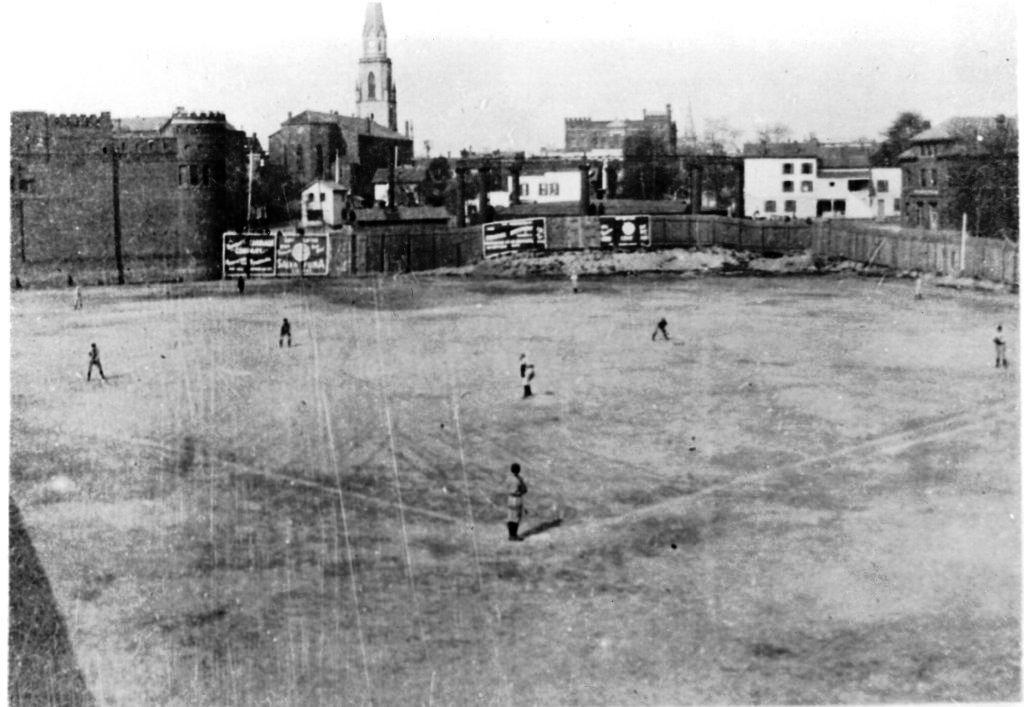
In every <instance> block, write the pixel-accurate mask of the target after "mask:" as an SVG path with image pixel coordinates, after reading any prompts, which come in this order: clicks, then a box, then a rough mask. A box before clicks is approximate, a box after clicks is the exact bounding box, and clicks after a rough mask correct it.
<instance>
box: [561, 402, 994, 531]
mask: <svg viewBox="0 0 1024 707" xmlns="http://www.w3.org/2000/svg"><path fill="white" fill-rule="evenodd" d="M1011 403H1012V401H1007V400H1005V399H1003V400H994V401H993V400H989V401H984V402H983V403H982V404H981V405H979V407H978V408H977V409H972V410H961V411H960V412H956V413H952V414H950V415H946V416H944V417H942V418H939V419H937V420H933V421H931V422H926V423H924V424H922V425H921V426H919V427H916V428H914V429H903V430H900V431H898V432H893V433H890V434H886V435H880V436H877V437H874V438H871V439H867V440H862V441H860V442H856V443H854V444H851V445H849V446H848V447H844V448H842V449H837V450H835V451H833V452H830V453H827V454H819V455H816V456H813V457H807V458H805V459H800V460H798V461H795V462H791V463H789V464H783V465H780V466H777V467H773V468H770V469H766V470H764V471H762V472H759V473H756V474H750V475H746V476H737V477H734V478H732V479H730V480H728V481H724V482H722V483H718V484H712V485H710V486H706V487H704V488H702V489H700V490H699V491H695V492H694V493H691V494H685V495H682V496H673V497H671V498H668V499H666V500H664V501H659V502H658V503H653V504H650V505H648V506H643V507H640V508H634V509H632V510H630V511H627V512H625V513H622V514H620V515H617V516H612V517H607V518H598V519H595V520H593V521H590V522H587V523H579V524H575V525H574V526H573V527H572V529H571V530H570V531H569V534H570V536H573V535H579V534H581V533H582V532H584V531H588V530H593V529H594V528H601V527H606V526H610V525H615V524H617V523H621V522H623V521H631V520H638V519H640V518H646V517H649V516H652V515H656V514H657V513H659V512H662V511H665V510H668V509H675V508H678V507H679V506H685V505H686V504H687V503H688V502H690V501H692V500H694V499H697V498H701V497H703V496H708V495H710V494H713V493H715V492H717V491H720V490H722V489H725V488H728V487H730V486H740V485H743V484H750V483H755V482H758V481H763V480H765V479H767V478H770V477H771V476H773V475H776V474H780V473H785V472H787V471H794V470H796V469H799V468H801V467H804V466H811V465H814V464H820V463H823V462H830V461H833V460H836V459H842V458H844V457H848V456H850V455H851V454H856V453H866V454H872V453H874V454H878V453H881V452H896V451H899V450H902V449H906V448H908V447H913V446H914V445H917V444H921V443H923V442H927V441H929V440H931V439H935V438H936V437H942V436H948V435H950V434H953V433H954V432H961V431H963V430H967V429H970V428H972V427H976V426H979V425H982V424H988V423H990V422H991V421H992V418H993V417H994V416H995V415H996V414H997V413H999V412H1000V410H999V409H998V408H999V407H1000V406H1009V405H1010V404H1011ZM985 408H987V410H985ZM982 410H984V412H982ZM965 417H970V418H971V419H969V420H968V421H966V422H962V423H961V422H960V421H961V420H962V419H963V418H965Z"/></svg>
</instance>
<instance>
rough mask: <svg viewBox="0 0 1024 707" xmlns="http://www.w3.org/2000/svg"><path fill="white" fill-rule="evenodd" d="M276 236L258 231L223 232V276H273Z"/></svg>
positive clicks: (275, 269)
mask: <svg viewBox="0 0 1024 707" xmlns="http://www.w3.org/2000/svg"><path fill="white" fill-rule="evenodd" d="M276 242H277V241H276V238H275V237H274V236H271V235H267V234H258V233H225V234H224V248H223V257H222V262H223V268H224V277H226V278H227V277H238V276H239V275H245V276H246V277H273V276H274V275H276V274H277V268H276V262H275V260H276V259H275V253H276V247H275V246H276Z"/></svg>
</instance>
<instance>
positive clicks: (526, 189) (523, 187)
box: [519, 182, 530, 196]
mask: <svg viewBox="0 0 1024 707" xmlns="http://www.w3.org/2000/svg"><path fill="white" fill-rule="evenodd" d="M519 195H520V196H529V195H530V183H529V182H524V183H522V184H520V185H519Z"/></svg>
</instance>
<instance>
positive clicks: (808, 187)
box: [782, 181, 814, 192]
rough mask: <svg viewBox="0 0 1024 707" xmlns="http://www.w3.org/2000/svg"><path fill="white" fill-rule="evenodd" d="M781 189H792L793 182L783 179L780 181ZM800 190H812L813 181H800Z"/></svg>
mask: <svg viewBox="0 0 1024 707" xmlns="http://www.w3.org/2000/svg"><path fill="white" fill-rule="evenodd" d="M782 191H793V182H790V181H785V182H783V183H782ZM800 191H802V192H810V191H814V182H800Z"/></svg>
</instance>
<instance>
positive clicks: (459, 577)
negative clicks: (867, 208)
mask: <svg viewBox="0 0 1024 707" xmlns="http://www.w3.org/2000/svg"><path fill="white" fill-rule="evenodd" d="M581 285H582V291H581V292H580V293H579V294H575V295H574V294H573V293H572V292H571V291H570V290H569V288H568V286H567V282H566V281H564V280H502V279H484V278H440V277H436V278H431V277H423V276H420V277H412V276H403V277H400V278H387V279H384V280H377V279H373V278H359V279H352V280H342V281H336V282H332V283H329V284H328V283H312V284H309V285H307V286H306V287H305V288H304V289H303V287H301V286H300V284H299V283H294V282H293V283H280V282H253V283H250V286H249V288H248V289H247V291H246V294H245V296H244V297H241V296H239V295H238V294H237V293H236V292H235V290H234V288H233V285H232V284H231V283H202V284H191V285H187V284H186V285H174V286H170V287H167V286H150V287H131V288H121V289H116V288H106V289H103V288H97V289H87V290H86V291H85V308H84V310H82V311H79V312H76V311H72V309H71V294H70V292H68V291H63V290H62V291H56V290H54V291H27V292H15V293H13V294H12V342H11V346H12V360H11V387H12V406H13V407H12V430H11V494H12V497H13V499H14V500H15V501H16V502H17V504H18V506H19V507H20V510H21V513H22V515H23V517H24V521H25V525H26V527H27V528H28V530H29V533H30V535H31V538H32V540H33V542H34V544H35V548H36V552H37V553H38V556H39V558H40V561H41V563H42V565H43V567H44V568H45V570H46V572H47V573H48V576H49V580H50V583H51V584H52V587H53V593H54V596H55V597H56V599H57V603H58V605H59V607H60V609H61V610H62V612H63V614H64V617H65V619H66V623H67V629H68V635H69V637H70V640H71V644H72V645H73V647H74V651H75V657H76V658H77V662H78V667H79V668H80V669H81V673H82V675H84V677H85V680H86V683H87V684H88V687H89V689H90V691H91V692H92V695H93V696H94V697H95V699H96V701H97V703H98V704H117V705H143V704H161V705H168V704H181V705H256V704H268V705H271V704H272V705H279V704H302V705H307V704H324V705H329V704H339V703H350V704H365V703H368V702H370V701H372V702H373V703H375V704H396V705H397V704H401V705H407V704H466V705H469V704H474V705H475V704H502V705H504V704H587V705H592V704H678V703H711V702H713V703H764V702H771V703H780V702H781V703H830V702H847V703H851V702H852V703H865V702H867V703H871V702H913V701H954V700H955V701H998V700H1019V699H1020V698H1021V691H1020V669H1019V666H1020V663H1021V656H1020V635H1019V621H1020V596H1021V570H1020V567H1021V549H1020V520H1019V518H1018V514H1019V509H1020V507H1021V504H1020V466H1019V455H1020V449H1019V423H1020V419H1019V397H1018V365H1017V364H1018V359H1019V352H1018V351H1016V341H1017V320H1018V299H1017V297H1016V296H1015V295H1010V294H996V293H983V292H968V291H955V290H951V289H936V288H929V289H926V291H925V298H924V299H923V300H915V299H914V298H913V284H912V283H911V282H910V281H906V280H903V281H892V280H886V281H884V282H881V283H880V282H879V281H878V279H877V278H867V277H856V276H842V275H831V276H827V277H789V278H752V277H743V278H740V277H722V276H710V277H690V276H679V275H665V276H644V277H628V276H617V277H609V278H605V279H588V278H583V279H582V280H581ZM661 316H664V317H665V318H666V319H667V320H668V332H669V335H670V336H671V337H672V338H671V340H669V341H663V340H661V339H660V338H659V340H658V341H656V342H652V341H651V333H652V331H653V330H654V324H655V322H656V321H657V320H658V318H659V317H661ZM283 317H288V318H289V320H290V321H291V322H292V331H293V346H292V347H291V348H288V347H283V348H282V347H279V346H278V338H277V332H278V328H279V326H280V323H281V320H282V318H283ZM1000 322H1002V323H1003V324H1004V326H1007V327H1008V329H1009V331H1008V333H1009V338H1010V341H1011V342H1012V343H1011V346H1010V351H1009V355H1010V368H1009V369H1007V370H1002V369H999V370H997V369H996V368H994V366H993V363H994V352H993V344H992V338H993V336H994V333H995V326H996V324H997V323H1000ZM92 342H96V343H97V345H98V346H99V350H100V352H101V357H102V363H103V366H104V371H105V373H106V375H107V377H108V378H109V381H108V382H107V383H105V384H104V383H99V382H96V380H95V379H94V380H93V381H92V382H89V383H87V382H86V381H85V374H86V367H87V363H88V357H87V352H88V348H89V344H90V343H92ZM522 352H525V353H527V354H528V356H529V359H530V360H531V362H532V363H533V364H534V365H535V366H536V370H537V379H536V380H535V385H534V391H535V393H536V395H535V397H534V398H532V399H529V400H522V399H521V397H520V396H521V387H520V384H519V376H518V357H519V354H520V353H522ZM94 378H95V374H94ZM513 461H518V462H519V463H520V464H522V466H523V477H524V479H525V480H526V482H527V484H528V486H529V493H528V494H527V495H526V497H525V502H526V508H527V510H528V513H529V515H527V517H526V520H525V523H524V527H525V533H524V534H525V535H527V537H526V540H525V542H521V543H511V542H508V541H507V540H506V539H505V535H506V530H505V527H504V522H505V501H506V494H507V492H508V491H509V490H510V489H511V484H510V481H511V480H512V479H511V476H510V475H509V473H508V467H509V464H510V463H511V462H513ZM558 520H561V523H558V522H557V521H558ZM16 669H17V666H16V665H15V666H12V670H16Z"/></svg>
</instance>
